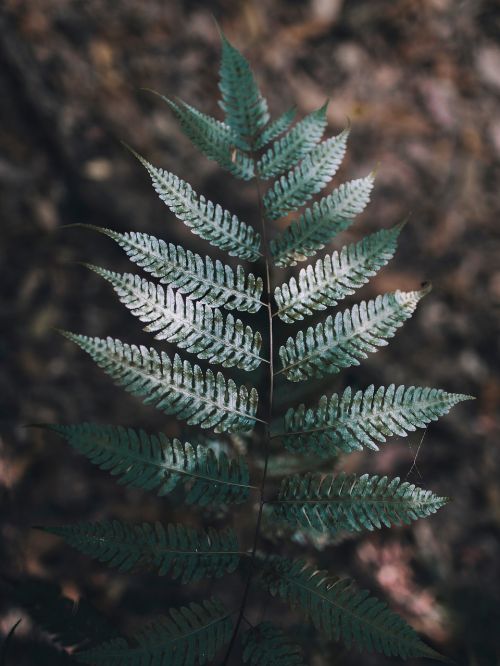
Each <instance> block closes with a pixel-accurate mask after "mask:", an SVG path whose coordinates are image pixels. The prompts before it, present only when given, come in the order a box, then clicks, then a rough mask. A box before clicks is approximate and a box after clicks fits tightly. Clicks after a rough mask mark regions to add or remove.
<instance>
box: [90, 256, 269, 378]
mask: <svg viewBox="0 0 500 666" xmlns="http://www.w3.org/2000/svg"><path fill="white" fill-rule="evenodd" d="M87 266H88V268H90V269H91V270H93V271H94V272H95V273H97V274H98V275H100V276H101V277H103V278H104V279H105V280H107V281H108V282H109V283H110V284H111V285H112V286H113V288H114V290H115V291H116V293H117V294H118V298H119V299H120V301H121V302H122V303H123V304H124V305H125V306H126V307H127V308H128V309H129V310H130V311H131V312H132V314H133V315H134V316H136V317H138V318H139V319H140V320H141V321H142V322H148V326H146V327H145V329H144V330H145V331H148V332H149V333H151V332H156V335H155V338H156V339H157V340H166V341H167V342H174V343H176V344H177V346H178V347H180V348H181V349H186V350H187V351H188V352H191V353H192V354H196V356H197V357H198V358H201V359H206V360H207V361H209V362H210V363H220V364H221V365H223V366H224V367H226V368H231V367H234V366H236V367H237V368H240V369H242V370H254V369H255V368H256V367H257V366H259V365H260V363H261V362H262V359H261V357H260V356H259V351H260V348H261V345H262V336H261V334H260V333H259V332H258V331H257V332H255V333H254V332H253V331H252V329H251V328H250V326H245V325H244V324H243V322H242V321H241V320H240V319H236V320H235V319H234V317H233V316H232V315H230V314H229V315H227V317H226V318H224V316H223V314H222V312H221V311H220V310H218V309H217V308H210V307H208V306H207V305H203V304H202V303H199V302H194V301H192V300H190V299H189V298H187V299H185V298H184V297H183V296H182V294H180V292H178V291H177V292H175V291H174V290H173V289H172V287H167V289H163V287H162V286H161V285H158V284H155V283H154V282H149V281H148V280H146V279H144V278H141V277H140V276H139V275H133V274H131V273H123V274H121V273H115V272H113V271H108V270H105V269H104V268H99V267H98V266H93V265H91V264H87Z"/></svg>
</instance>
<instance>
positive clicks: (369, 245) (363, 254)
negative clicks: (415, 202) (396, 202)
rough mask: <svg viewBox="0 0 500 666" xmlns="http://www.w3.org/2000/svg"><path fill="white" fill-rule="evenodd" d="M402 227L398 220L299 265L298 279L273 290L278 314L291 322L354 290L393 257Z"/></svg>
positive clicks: (328, 305)
mask: <svg viewBox="0 0 500 666" xmlns="http://www.w3.org/2000/svg"><path fill="white" fill-rule="evenodd" d="M401 228H402V225H401V224H398V225H397V226H396V227H393V228H392V229H383V230H382V231H377V232H376V233H374V234H371V235H370V236H367V237H366V238H363V240H361V241H360V242H359V243H352V244H351V245H346V246H344V247H343V248H342V250H341V251H340V252H337V251H335V252H334V253H333V254H332V255H329V254H327V255H326V256H325V257H324V259H318V261H317V262H316V264H315V265H314V266H313V265H312V264H309V266H307V268H302V269H301V271H300V273H299V279H298V283H297V281H296V280H295V278H294V277H292V278H291V279H290V280H289V282H288V283H286V282H285V284H283V285H281V287H276V289H275V291H274V299H275V301H276V303H277V305H278V310H277V312H276V314H277V315H278V317H279V318H280V319H281V320H282V321H284V322H286V323H287V324H292V323H293V322H294V321H297V320H299V319H304V317H305V316H308V315H311V314H313V312H314V311H315V310H326V308H327V307H331V306H334V305H337V303H338V302H339V301H340V300H341V299H343V298H345V297H346V296H349V295H350V294H354V292H355V291H356V289H359V287H361V286H362V285H364V284H366V283H367V282H368V280H369V279H370V277H372V276H373V275H375V274H376V273H377V271H378V270H379V269H380V268H382V266H385V265H386V264H387V263H388V262H389V261H390V259H392V257H393V256H394V253H395V251H396V245H397V238H398V236H399V232H400V231H401Z"/></svg>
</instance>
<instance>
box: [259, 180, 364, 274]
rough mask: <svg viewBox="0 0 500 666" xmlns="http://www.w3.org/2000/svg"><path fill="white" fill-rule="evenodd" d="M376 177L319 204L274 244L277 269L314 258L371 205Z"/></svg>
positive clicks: (357, 182)
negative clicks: (371, 195) (371, 194)
mask: <svg viewBox="0 0 500 666" xmlns="http://www.w3.org/2000/svg"><path fill="white" fill-rule="evenodd" d="M373 182H374V175H373V174H370V175H368V176H366V178H358V179H357V180H351V181H349V182H348V183H343V184H342V185H340V186H339V187H338V188H337V189H335V190H333V192H332V193H331V194H329V195H328V196H326V197H323V198H322V199H320V201H317V202H315V203H314V204H313V205H312V207H311V208H307V209H306V210H305V211H304V213H303V214H302V215H301V216H300V217H299V218H298V220H294V221H293V222H291V224H290V225H289V226H288V227H287V228H286V229H285V231H284V232H283V233H282V234H281V236H279V237H278V238H276V239H275V240H272V241H271V242H270V249H271V255H272V257H273V261H274V265H275V266H283V267H284V266H295V265H296V264H297V262H299V261H304V260H305V259H307V257H313V256H314V255H315V254H316V253H317V252H318V251H319V250H322V249H323V248H324V247H325V245H327V243H329V242H330V241H331V240H332V239H333V238H334V237H335V236H336V235H337V234H338V233H340V232H341V231H344V230H345V229H347V228H348V227H349V226H350V225H351V224H352V221H353V219H354V218H355V217H356V215H359V213H362V212H363V210H364V209H365V208H366V206H367V205H368V202H369V201H370V193H371V191H372V189H373Z"/></svg>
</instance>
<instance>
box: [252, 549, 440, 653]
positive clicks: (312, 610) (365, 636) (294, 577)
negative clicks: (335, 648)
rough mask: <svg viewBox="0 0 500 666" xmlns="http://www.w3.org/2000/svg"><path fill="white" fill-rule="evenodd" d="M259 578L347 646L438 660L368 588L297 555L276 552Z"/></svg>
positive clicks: (268, 587)
mask: <svg viewBox="0 0 500 666" xmlns="http://www.w3.org/2000/svg"><path fill="white" fill-rule="evenodd" d="M262 580H263V582H264V585H265V586H266V587H267V589H268V590H269V592H270V593H271V594H272V595H273V596H278V597H280V598H281V599H283V600H284V601H286V602H288V603H289V604H290V605H291V606H292V607H299V608H300V609H301V610H302V611H304V613H305V614H306V616H307V618H308V619H310V620H311V622H312V623H313V624H314V626H315V627H316V628H317V629H318V630H320V631H321V632H323V633H324V634H326V636H327V637H328V638H330V639H334V640H342V641H343V642H344V643H345V644H346V645H347V647H349V648H351V647H357V648H358V649H359V650H366V651H367V652H373V651H376V652H382V653H383V654H385V655H386V656H388V657H391V656H399V657H403V658H407V657H431V658H434V659H439V660H441V659H442V658H441V656H440V655H439V654H438V653H437V652H435V651H434V650H432V649H431V648H430V647H428V646H427V645H425V643H423V642H422V641H421V640H420V638H419V637H418V635H417V634H416V633H415V631H414V630H413V629H412V628H411V627H410V626H409V625H408V624H407V623H406V622H405V621H404V620H403V618H401V617H399V616H398V615H396V614H395V613H393V612H392V611H391V610H389V608H388V607H387V605H386V604H385V603H383V602H381V601H379V600H378V599H376V598H374V597H371V596H370V595H369V592H367V591H366V590H358V589H356V587H355V585H354V583H353V581H352V580H350V579H340V578H336V577H332V576H330V575H329V574H328V573H327V572H326V571H315V570H314V569H313V568H311V567H309V566H307V565H306V564H305V563H304V562H303V561H301V560H297V561H291V560H288V559H286V558H284V557H278V556H275V557H272V558H270V560H269V561H268V562H267V563H266V565H265V568H264V572H263V578H262Z"/></svg>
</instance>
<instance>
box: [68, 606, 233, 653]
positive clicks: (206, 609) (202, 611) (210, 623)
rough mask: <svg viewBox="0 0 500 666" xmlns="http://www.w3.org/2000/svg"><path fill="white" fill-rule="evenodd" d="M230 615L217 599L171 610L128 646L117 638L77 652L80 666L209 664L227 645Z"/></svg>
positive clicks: (125, 641) (123, 640)
mask: <svg viewBox="0 0 500 666" xmlns="http://www.w3.org/2000/svg"><path fill="white" fill-rule="evenodd" d="M232 630H233V622H232V620H231V614H230V613H228V611H227V610H226V609H225V608H224V606H223V604H222V603H221V602H220V601H218V600H217V599H209V600H205V601H202V602H201V603H200V604H196V603H192V604H189V606H184V607H181V608H171V609H170V610H169V614H168V615H167V616H165V617H162V618H159V619H157V620H156V621H154V622H152V623H151V624H149V625H148V626H146V627H145V628H144V629H142V631H141V632H139V633H138V634H136V635H135V636H133V637H132V640H131V641H130V642H129V641H128V640H126V639H124V638H117V639H114V640H111V641H108V642H106V643H102V644H101V645H98V646H97V647H95V648H92V649H91V650H86V651H85V652H78V653H77V655H76V658H77V660H78V661H79V662H81V663H83V664H94V665H96V666H153V664H155V665H156V664H158V665H159V664H172V666H173V665H174V664H175V666H198V665H200V666H201V665H203V664H206V663H207V662H208V661H212V660H213V659H214V657H215V656H216V654H217V652H218V651H219V650H220V649H221V648H222V647H223V646H224V645H225V644H226V643H227V642H228V641H229V639H230V638H231V633H232Z"/></svg>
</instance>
